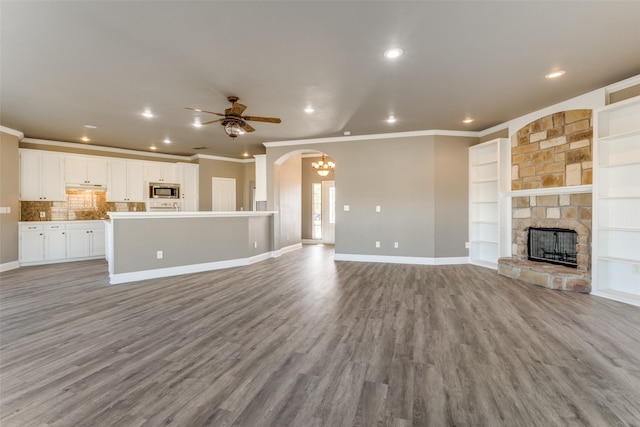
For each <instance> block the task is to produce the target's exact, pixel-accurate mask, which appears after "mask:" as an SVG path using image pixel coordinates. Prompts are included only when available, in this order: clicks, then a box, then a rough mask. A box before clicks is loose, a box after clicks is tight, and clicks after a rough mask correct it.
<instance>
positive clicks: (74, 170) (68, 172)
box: [64, 157, 87, 184]
mask: <svg viewBox="0 0 640 427" xmlns="http://www.w3.org/2000/svg"><path fill="white" fill-rule="evenodd" d="M64 181H65V183H67V184H85V183H86V181H87V162H86V160H85V159H82V158H80V157H66V158H65V159H64Z"/></svg>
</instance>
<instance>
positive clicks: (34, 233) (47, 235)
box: [19, 222, 66, 264]
mask: <svg viewBox="0 0 640 427" xmlns="http://www.w3.org/2000/svg"><path fill="white" fill-rule="evenodd" d="M19 229H20V245H19V246H20V263H21V264H28V263H43V262H55V261H58V260H63V259H65V258H66V235H65V227H64V224H62V223H50V222H48V223H46V224H20V228H19Z"/></svg>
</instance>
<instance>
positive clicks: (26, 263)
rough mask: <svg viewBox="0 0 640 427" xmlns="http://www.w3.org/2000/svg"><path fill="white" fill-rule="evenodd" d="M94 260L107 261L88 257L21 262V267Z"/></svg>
mask: <svg viewBox="0 0 640 427" xmlns="http://www.w3.org/2000/svg"><path fill="white" fill-rule="evenodd" d="M76 222H77V221H76ZM92 259H105V255H96V256H87V257H79V258H60V259H45V260H42V261H29V262H20V267H30V266H32V265H47V264H62V263H65V262H76V261H89V260H92Z"/></svg>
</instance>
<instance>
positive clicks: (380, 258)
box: [333, 253, 469, 265]
mask: <svg viewBox="0 0 640 427" xmlns="http://www.w3.org/2000/svg"><path fill="white" fill-rule="evenodd" d="M333 259H334V261H354V262H380V263H387V264H415V265H450V264H469V257H442V258H426V257H406V256H389V255H359V254H339V253H336V254H334V255H333Z"/></svg>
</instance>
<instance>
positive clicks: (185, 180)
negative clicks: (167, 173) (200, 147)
mask: <svg viewBox="0 0 640 427" xmlns="http://www.w3.org/2000/svg"><path fill="white" fill-rule="evenodd" d="M178 174H179V177H180V198H181V199H182V210H183V211H187V212H195V211H197V210H198V178H199V177H198V165H194V164H189V163H179V164H178Z"/></svg>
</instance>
